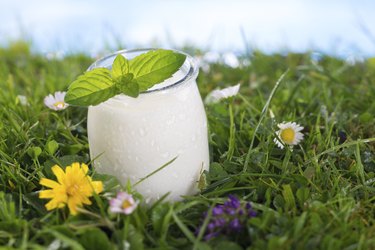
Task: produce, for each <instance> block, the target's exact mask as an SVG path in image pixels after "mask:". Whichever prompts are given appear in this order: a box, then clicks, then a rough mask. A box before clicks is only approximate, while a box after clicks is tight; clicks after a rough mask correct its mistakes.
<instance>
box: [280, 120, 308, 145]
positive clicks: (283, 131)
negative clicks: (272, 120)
mask: <svg viewBox="0 0 375 250" xmlns="http://www.w3.org/2000/svg"><path fill="white" fill-rule="evenodd" d="M277 126H278V127H279V129H280V130H278V131H277V132H276V136H277V138H275V139H274V142H275V143H276V144H277V146H278V147H279V148H281V149H283V148H284V144H285V145H289V146H293V145H297V144H299V143H300V142H301V141H302V140H303V134H302V133H301V131H302V130H303V127H302V126H300V125H299V124H297V123H295V122H287V123H279V124H278V125H277ZM281 142H283V143H284V144H283V143H281Z"/></svg>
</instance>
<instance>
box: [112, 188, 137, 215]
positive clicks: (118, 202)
mask: <svg viewBox="0 0 375 250" xmlns="http://www.w3.org/2000/svg"><path fill="white" fill-rule="evenodd" d="M109 205H110V208H109V209H110V211H111V212H112V213H122V214H131V213H132V212H133V211H134V210H135V209H136V208H137V206H138V201H135V200H134V198H133V196H132V195H131V194H128V193H126V192H119V193H117V196H116V198H113V199H112V200H110V201H109Z"/></svg>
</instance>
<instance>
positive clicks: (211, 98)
mask: <svg viewBox="0 0 375 250" xmlns="http://www.w3.org/2000/svg"><path fill="white" fill-rule="evenodd" d="M239 90H240V84H237V85H235V86H232V87H228V88H224V89H216V90H214V91H212V92H211V93H209V94H208V95H207V96H206V98H205V100H204V102H205V103H206V104H212V103H217V102H219V101H220V100H222V99H226V98H229V97H232V96H235V95H237V93H238V91H239Z"/></svg>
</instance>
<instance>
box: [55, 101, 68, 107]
mask: <svg viewBox="0 0 375 250" xmlns="http://www.w3.org/2000/svg"><path fill="white" fill-rule="evenodd" d="M53 106H55V107H59V108H62V107H64V106H65V102H55V103H54V104H53Z"/></svg>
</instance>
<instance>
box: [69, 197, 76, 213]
mask: <svg viewBox="0 0 375 250" xmlns="http://www.w3.org/2000/svg"><path fill="white" fill-rule="evenodd" d="M68 208H69V211H70V213H71V214H72V215H76V214H77V213H78V211H77V203H76V201H75V199H69V200H68Z"/></svg>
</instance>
